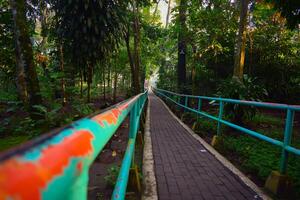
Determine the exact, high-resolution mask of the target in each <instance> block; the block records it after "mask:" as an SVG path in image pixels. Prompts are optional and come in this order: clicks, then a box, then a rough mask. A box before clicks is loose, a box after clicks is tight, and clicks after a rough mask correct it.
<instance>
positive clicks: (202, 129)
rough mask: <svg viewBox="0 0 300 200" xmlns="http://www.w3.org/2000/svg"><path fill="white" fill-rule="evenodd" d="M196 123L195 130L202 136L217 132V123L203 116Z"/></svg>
mask: <svg viewBox="0 0 300 200" xmlns="http://www.w3.org/2000/svg"><path fill="white" fill-rule="evenodd" d="M195 123H196V124H195V125H194V131H195V132H196V133H197V134H199V135H201V136H213V135H215V134H216V133H217V123H216V122H215V121H212V120H207V119H205V118H203V117H201V118H200V119H199V120H198V121H197V122H195Z"/></svg>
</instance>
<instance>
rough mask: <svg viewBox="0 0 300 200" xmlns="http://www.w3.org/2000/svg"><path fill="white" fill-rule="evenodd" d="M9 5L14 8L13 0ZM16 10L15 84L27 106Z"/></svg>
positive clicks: (14, 14)
mask: <svg viewBox="0 0 300 200" xmlns="http://www.w3.org/2000/svg"><path fill="white" fill-rule="evenodd" d="M11 5H12V6H11V7H12V8H13V9H15V8H16V7H15V6H14V2H13V1H11ZM16 14H17V11H16V10H13V19H14V38H15V39H14V41H15V56H16V85H17V91H18V96H19V99H20V100H21V101H22V103H23V105H24V106H25V107H28V101H29V99H28V94H27V86H26V80H25V72H24V63H23V59H22V53H21V47H20V42H19V38H20V31H19V30H18V28H17V24H16V21H17V15H16Z"/></svg>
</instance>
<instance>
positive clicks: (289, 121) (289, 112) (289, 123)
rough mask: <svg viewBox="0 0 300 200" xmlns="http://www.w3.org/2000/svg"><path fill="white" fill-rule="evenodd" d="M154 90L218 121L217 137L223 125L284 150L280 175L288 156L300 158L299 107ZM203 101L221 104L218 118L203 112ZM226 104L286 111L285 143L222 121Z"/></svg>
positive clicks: (185, 107) (188, 108)
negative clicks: (298, 139)
mask: <svg viewBox="0 0 300 200" xmlns="http://www.w3.org/2000/svg"><path fill="white" fill-rule="evenodd" d="M153 90H154V92H155V93H156V94H158V95H159V96H161V97H165V98H166V99H167V100H169V101H171V102H173V103H175V104H176V105H178V106H180V107H182V108H184V109H185V110H186V111H191V112H194V113H196V114H197V115H200V116H204V117H206V118H209V119H211V120H214V121H217V122H218V123H217V135H220V134H221V125H222V124H224V125H227V126H229V127H231V128H234V129H236V130H239V131H241V132H243V133H246V134H248V135H251V136H253V137H256V138H258V139H260V140H263V141H266V142H268V143H271V144H273V145H276V146H278V147H280V148H282V155H281V159H280V173H281V174H286V170H287V162H288V154H289V153H293V154H296V155H298V156H299V155H300V149H297V148H295V147H292V146H291V139H292V130H293V121H294V115H295V112H296V111H300V106H299V105H287V104H278V103H265V102H255V101H244V100H236V99H226V98H218V97H207V96H193V95H184V94H178V93H175V92H170V91H167V90H162V89H158V88H153ZM181 98H184V99H185V100H184V103H185V104H184V105H183V104H181V103H180V99H181ZM174 99H178V100H177V101H176V100H174ZM189 99H196V100H198V108H197V109H195V108H191V107H189V106H188V100H189ZM203 100H209V101H216V102H219V114H218V117H215V116H212V115H210V114H208V113H206V112H203V111H201V107H202V101H203ZM225 103H230V104H238V105H246V106H254V107H263V108H270V109H277V110H285V111H286V122H285V129H284V139H283V141H279V140H276V139H273V138H270V137H268V136H265V135H263V134H262V133H258V132H256V131H253V130H250V129H247V128H244V127H242V126H239V125H236V124H233V123H231V122H229V121H226V120H224V119H222V116H223V111H224V104H225Z"/></svg>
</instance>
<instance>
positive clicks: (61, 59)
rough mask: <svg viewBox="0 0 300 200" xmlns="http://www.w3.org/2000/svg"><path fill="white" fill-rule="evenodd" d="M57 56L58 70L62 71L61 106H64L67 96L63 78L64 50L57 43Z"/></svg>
mask: <svg viewBox="0 0 300 200" xmlns="http://www.w3.org/2000/svg"><path fill="white" fill-rule="evenodd" d="M59 57H60V60H59V62H60V71H61V73H62V76H61V80H60V82H61V94H62V106H65V105H66V104H67V97H66V84H65V79H64V76H65V74H64V71H65V70H64V52H63V45H62V44H59Z"/></svg>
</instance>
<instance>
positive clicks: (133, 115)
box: [129, 102, 138, 139]
mask: <svg viewBox="0 0 300 200" xmlns="http://www.w3.org/2000/svg"><path fill="white" fill-rule="evenodd" d="M137 104H138V102H136V103H135V104H134V105H133V108H132V110H131V111H130V121H129V138H131V139H134V138H135V134H136V129H137V123H136V120H137V115H138V114H137V112H138V106H137Z"/></svg>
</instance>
